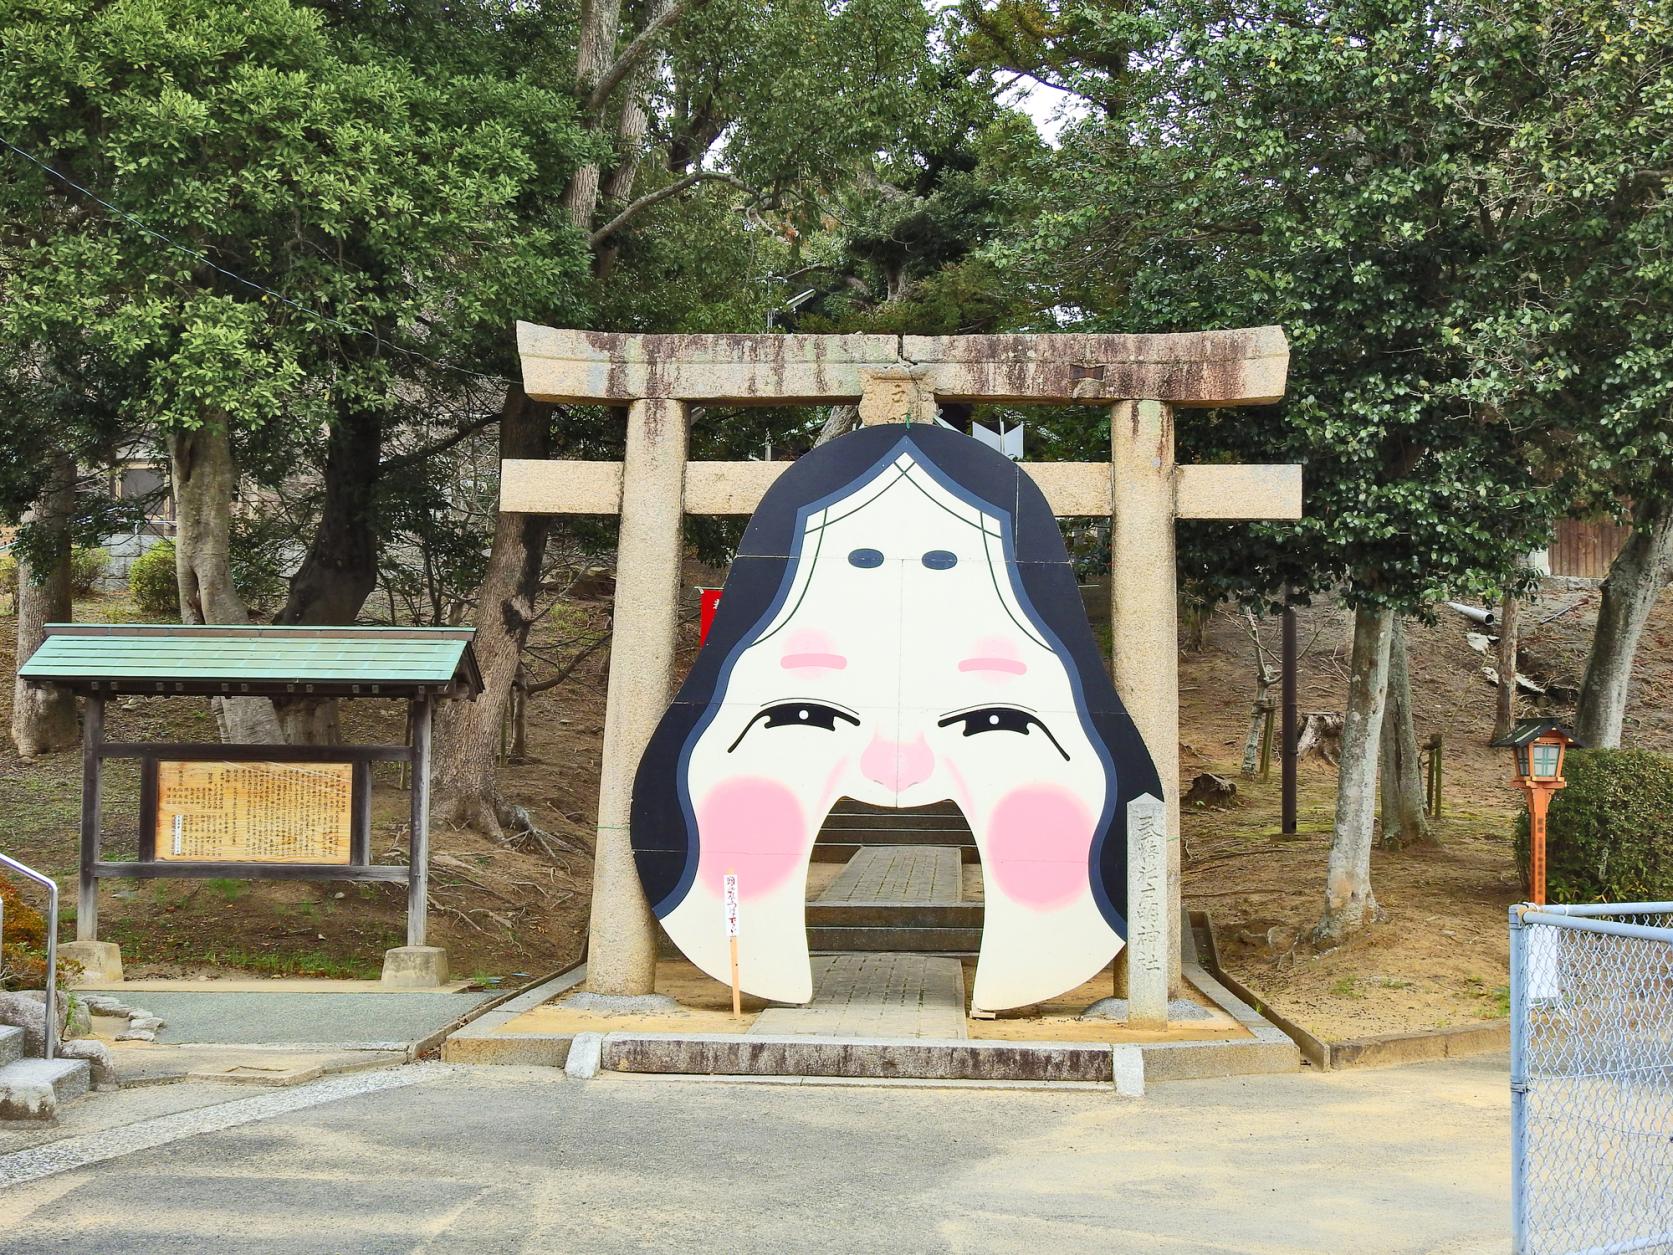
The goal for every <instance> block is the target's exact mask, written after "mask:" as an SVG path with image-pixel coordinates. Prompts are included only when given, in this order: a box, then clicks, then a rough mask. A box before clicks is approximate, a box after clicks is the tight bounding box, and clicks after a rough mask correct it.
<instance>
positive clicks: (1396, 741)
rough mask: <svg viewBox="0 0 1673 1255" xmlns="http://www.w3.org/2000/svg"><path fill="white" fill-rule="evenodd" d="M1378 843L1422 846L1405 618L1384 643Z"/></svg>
mask: <svg viewBox="0 0 1673 1255" xmlns="http://www.w3.org/2000/svg"><path fill="white" fill-rule="evenodd" d="M1382 808H1383V830H1382V845H1383V847H1384V848H1385V849H1391V850H1398V849H1401V848H1403V847H1405V846H1408V845H1420V844H1427V843H1428V842H1429V841H1430V840H1431V839H1432V838H1431V836H1430V833H1429V817H1428V816H1427V815H1425V814H1424V813H1423V772H1422V771H1421V770H1420V769H1419V762H1418V748H1417V724H1416V722H1415V721H1414V720H1413V718H1412V677H1411V668H1410V666H1409V665H1408V658H1407V651H1406V624H1405V620H1403V619H1401V618H1400V617H1399V616H1396V617H1395V619H1394V627H1393V629H1392V630H1391V632H1390V634H1389V644H1388V698H1387V701H1386V703H1385V705H1384V707H1383V732H1382Z"/></svg>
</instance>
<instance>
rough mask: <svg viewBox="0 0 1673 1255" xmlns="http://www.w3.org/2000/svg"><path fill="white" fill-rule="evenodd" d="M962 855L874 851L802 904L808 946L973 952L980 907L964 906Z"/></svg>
mask: <svg viewBox="0 0 1673 1255" xmlns="http://www.w3.org/2000/svg"><path fill="white" fill-rule="evenodd" d="M961 885H962V873H961V872H960V862H959V850H958V848H957V847H956V846H950V845H925V844H907V845H899V844H896V845H873V846H866V847H864V848H861V849H858V850H857V851H856V852H855V853H854V855H853V857H852V858H851V859H850V860H849V862H848V865H847V866H846V867H844V868H843V870H842V873H841V874H840V875H839V876H838V877H837V878H836V879H835V880H834V881H832V882H831V884H830V885H828V886H827V887H826V889H825V891H824V892H823V893H821V894H820V895H819V897H818V899H817V900H816V901H813V902H809V903H808V905H807V925H808V948H809V949H810V950H812V951H814V952H824V953H835V954H840V953H843V952H856V953H863V954H881V953H889V952H893V953H900V954H974V953H975V952H976V951H977V950H979V949H981V945H982V904H981V903H980V902H965V901H963V900H962V899H963V892H962V888H961Z"/></svg>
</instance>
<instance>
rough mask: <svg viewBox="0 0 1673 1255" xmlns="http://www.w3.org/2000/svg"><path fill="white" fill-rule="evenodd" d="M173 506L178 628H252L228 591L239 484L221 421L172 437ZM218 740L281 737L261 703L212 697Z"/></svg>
mask: <svg viewBox="0 0 1673 1255" xmlns="http://www.w3.org/2000/svg"><path fill="white" fill-rule="evenodd" d="M168 443H169V459H170V463H171V466H170V471H171V477H172V480H173V483H172V488H173V490H174V503H175V520H176V523H175V537H174V575H175V579H176V580H177V581H178V582H179V585H180V621H181V622H182V623H228V624H246V623H249V622H250V611H249V608H248V607H246V606H245V605H244V602H243V600H242V599H241V598H240V597H239V596H238V591H237V590H236V589H235V588H233V586H232V566H231V549H232V496H233V489H234V488H235V487H236V485H237V482H238V476H237V472H236V470H234V468H233V464H232V440H231V437H230V436H229V435H228V433H227V429H226V425H225V420H224V419H220V418H218V417H217V418H214V419H211V420H210V421H209V422H207V423H205V424H204V426H202V427H199V428H197V429H196V430H194V431H174V432H171V433H169V441H168ZM214 707H215V720H216V722H217V723H218V724H219V725H220V728H221V739H222V740H224V741H230V742H233V743H236V744H253V743H272V744H281V743H283V741H284V733H283V731H282V730H281V728H280V727H279V719H278V716H277V715H276V714H274V711H273V703H272V702H271V701H269V700H268V699H267V698H265V697H217V698H215V699H214Z"/></svg>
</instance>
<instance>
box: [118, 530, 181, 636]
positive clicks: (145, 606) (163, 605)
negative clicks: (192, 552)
mask: <svg viewBox="0 0 1673 1255" xmlns="http://www.w3.org/2000/svg"><path fill="white" fill-rule="evenodd" d="M128 591H129V592H130V593H131V594H132V595H133V599H134V605H136V606H138V607H139V608H140V609H141V610H142V611H144V612H145V613H146V614H150V615H157V616H158V617H162V618H178V617H179V615H180V585H179V584H178V583H177V582H176V581H175V578H174V542H173V541H170V540H163V541H159V542H157V543H156V544H155V545H152V546H151V548H149V549H147V550H146V551H145V552H144V553H142V554H140V556H139V557H137V558H135V559H134V561H133V565H131V566H130V567H129V568H128Z"/></svg>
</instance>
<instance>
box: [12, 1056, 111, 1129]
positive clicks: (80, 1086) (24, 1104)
mask: <svg viewBox="0 0 1673 1255" xmlns="http://www.w3.org/2000/svg"><path fill="white" fill-rule="evenodd" d="M92 1078H93V1070H92V1068H91V1067H90V1066H89V1064H88V1063H87V1061H86V1060H85V1059H14V1060H13V1061H12V1062H10V1063H8V1064H6V1065H5V1066H4V1067H0V1120H50V1119H52V1118H53V1117H54V1116H56V1115H57V1114H58V1108H59V1105H60V1104H62V1103H65V1102H68V1101H69V1100H70V1099H72V1098H77V1097H80V1096H81V1095H82V1094H85V1093H86V1092H87V1090H88V1088H89V1087H90V1086H91V1085H92Z"/></svg>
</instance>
